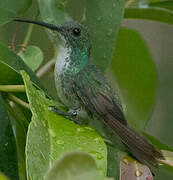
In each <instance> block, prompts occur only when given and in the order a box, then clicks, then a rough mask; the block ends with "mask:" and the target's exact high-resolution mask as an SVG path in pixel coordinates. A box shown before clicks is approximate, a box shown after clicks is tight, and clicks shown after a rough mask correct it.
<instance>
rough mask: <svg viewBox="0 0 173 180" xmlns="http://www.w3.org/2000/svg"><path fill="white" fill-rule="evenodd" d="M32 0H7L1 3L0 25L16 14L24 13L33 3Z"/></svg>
mask: <svg viewBox="0 0 173 180" xmlns="http://www.w3.org/2000/svg"><path fill="white" fill-rule="evenodd" d="M31 2H32V0H12V1H10V0H5V1H1V3H0V25H3V24H5V23H7V22H9V21H10V20H12V19H13V18H15V17H16V16H18V15H20V14H23V13H24V12H25V11H26V10H27V9H28V8H29V7H30V5H31Z"/></svg>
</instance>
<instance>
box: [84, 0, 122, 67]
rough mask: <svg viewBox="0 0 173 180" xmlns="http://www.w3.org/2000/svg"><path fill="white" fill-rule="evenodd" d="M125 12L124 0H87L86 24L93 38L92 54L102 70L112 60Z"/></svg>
mask: <svg viewBox="0 0 173 180" xmlns="http://www.w3.org/2000/svg"><path fill="white" fill-rule="evenodd" d="M123 13H124V0H120V1H119V0H109V1H105V0H92V1H86V25H87V27H88V30H89V33H90V36H91V40H92V49H91V56H92V60H93V61H94V63H95V64H96V65H97V66H98V67H99V68H100V69H101V70H105V69H106V67H107V66H108V65H110V63H111V61H112V57H113V52H114V50H115V49H114V48H115V42H116V36H117V33H118V30H119V27H120V23H121V20H122V18H123Z"/></svg>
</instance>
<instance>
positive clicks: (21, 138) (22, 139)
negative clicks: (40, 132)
mask: <svg viewBox="0 0 173 180" xmlns="http://www.w3.org/2000/svg"><path fill="white" fill-rule="evenodd" d="M9 104H10V106H9V107H8V111H9V113H10V115H11V116H10V118H11V121H12V124H13V129H14V131H15V139H16V147H17V157H18V174H19V179H20V180H26V163H25V146H26V133H27V128H28V124H29V123H28V121H27V119H30V116H29V115H26V114H25V115H24V114H23V112H22V110H21V108H20V107H18V105H16V104H15V103H14V102H12V101H11V102H9ZM28 116H29V117H28ZM26 118H27V119H26Z"/></svg>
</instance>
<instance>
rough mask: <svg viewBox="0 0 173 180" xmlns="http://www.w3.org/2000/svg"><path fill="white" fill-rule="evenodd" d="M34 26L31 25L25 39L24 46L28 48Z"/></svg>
mask: <svg viewBox="0 0 173 180" xmlns="http://www.w3.org/2000/svg"><path fill="white" fill-rule="evenodd" d="M33 26H34V24H29V27H28V31H27V33H26V36H25V39H24V41H23V46H24V47H26V46H27V45H28V42H29V39H30V37H31V33H32V31H33Z"/></svg>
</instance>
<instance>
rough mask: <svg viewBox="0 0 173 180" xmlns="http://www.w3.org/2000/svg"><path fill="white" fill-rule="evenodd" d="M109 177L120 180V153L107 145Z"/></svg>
mask: <svg viewBox="0 0 173 180" xmlns="http://www.w3.org/2000/svg"><path fill="white" fill-rule="evenodd" d="M107 151H108V152H107V154H108V155H107V164H108V165H107V176H108V177H114V179H118V177H119V159H118V157H117V154H118V151H119V150H117V149H115V148H114V147H113V146H111V145H109V144H108V145H107Z"/></svg>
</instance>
